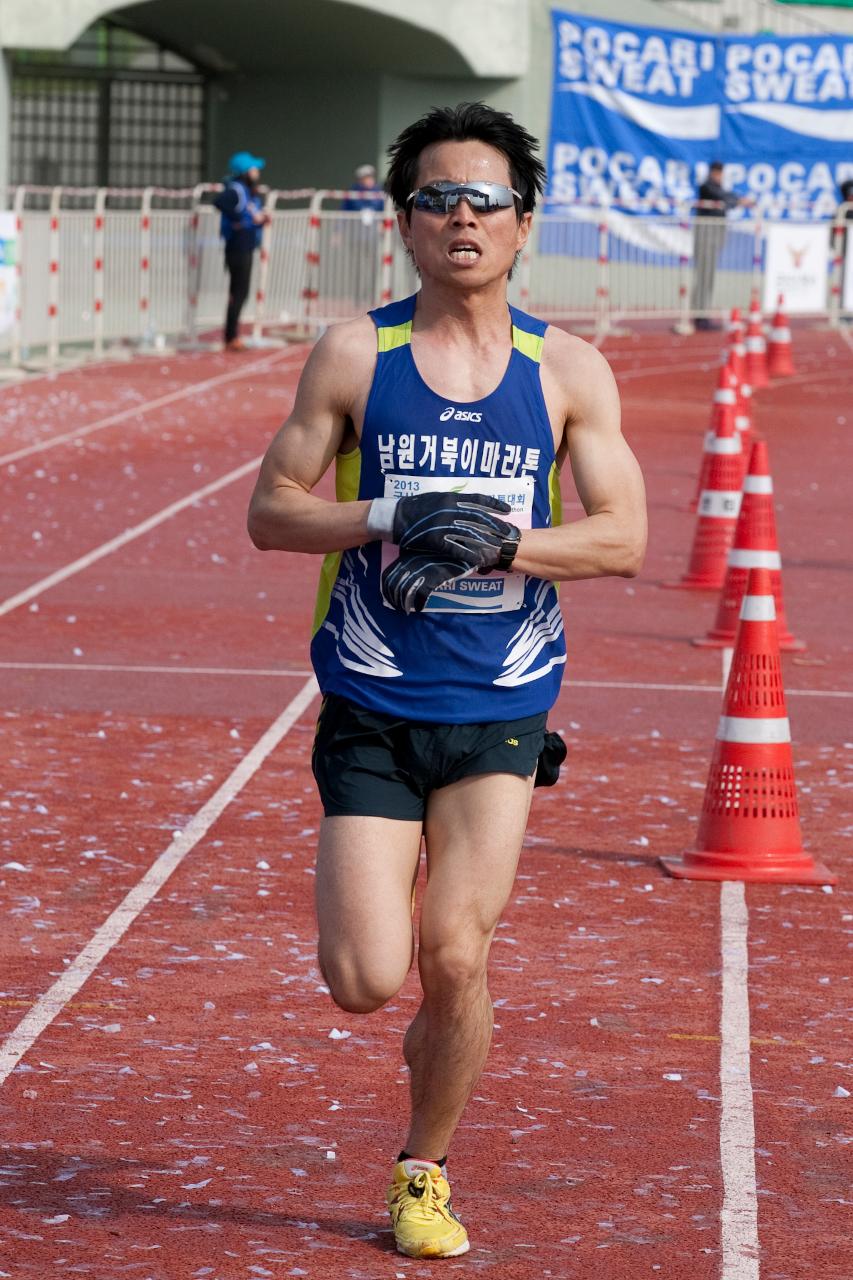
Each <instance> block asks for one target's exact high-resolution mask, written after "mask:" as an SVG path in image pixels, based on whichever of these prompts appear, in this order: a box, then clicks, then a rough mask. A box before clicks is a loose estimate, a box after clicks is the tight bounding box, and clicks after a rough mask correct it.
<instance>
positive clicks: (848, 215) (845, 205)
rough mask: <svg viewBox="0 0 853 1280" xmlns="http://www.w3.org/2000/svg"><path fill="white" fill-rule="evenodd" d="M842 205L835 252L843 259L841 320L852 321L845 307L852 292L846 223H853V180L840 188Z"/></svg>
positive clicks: (837, 223) (837, 216)
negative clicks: (846, 300) (846, 299)
mask: <svg viewBox="0 0 853 1280" xmlns="http://www.w3.org/2000/svg"><path fill="white" fill-rule="evenodd" d="M839 192H840V194H841V205H840V207H839V209H838V213H837V214H836V229H835V237H836V240H835V252H836V254H837V255H838V257H839V258H840V259H841V319H842V320H847V321H849V320H850V318H851V317H850V311H851V308H850V307H848V306H847V305H845V298H846V296H847V294H848V292H849V291H850V281H849V280H848V279H847V276H848V263H847V254H848V247H849V244H850V230H851V229H850V227H848V226H844V225H843V224H844V223H848V222H853V178H846V179H845V181H844V182H842V184H841V186H840V187H839Z"/></svg>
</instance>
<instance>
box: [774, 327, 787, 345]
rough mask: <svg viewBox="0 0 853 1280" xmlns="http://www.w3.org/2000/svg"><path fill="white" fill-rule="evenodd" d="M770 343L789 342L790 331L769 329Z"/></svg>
mask: <svg viewBox="0 0 853 1280" xmlns="http://www.w3.org/2000/svg"><path fill="white" fill-rule="evenodd" d="M770 341H771V342H790V341H791V330H790V329H771V330H770Z"/></svg>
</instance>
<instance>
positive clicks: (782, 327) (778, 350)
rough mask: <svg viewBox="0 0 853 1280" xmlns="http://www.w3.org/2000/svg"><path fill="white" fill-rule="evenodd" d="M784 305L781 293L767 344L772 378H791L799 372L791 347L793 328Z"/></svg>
mask: <svg viewBox="0 0 853 1280" xmlns="http://www.w3.org/2000/svg"><path fill="white" fill-rule="evenodd" d="M784 305H785V299H784V298H783V296H782V294H781V293H780V294H779V304H778V307H777V310H776V314H775V316H774V317H773V326H772V328H771V330H770V341H769V342H768V344H767V373H768V375H769V377H771V378H789V377H790V376H791V374H793V373H796V372H797V371H796V369H795V368H794V357H793V351H792V347H791V328H790V325H789V324H788V317H787V316H786V315H785V312H784V310H783V307H784Z"/></svg>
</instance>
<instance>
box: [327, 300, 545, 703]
mask: <svg viewBox="0 0 853 1280" xmlns="http://www.w3.org/2000/svg"><path fill="white" fill-rule="evenodd" d="M416 301H417V295H414V296H413V297H411V298H405V299H403V300H402V301H400V302H392V303H391V305H390V306H387V307H381V308H380V309H379V310H377V311H372V312H371V313H370V315H371V318H372V319H373V322H374V324H375V325H376V330H377V349H378V352H377V359H376V369H375V372H374V375H373V383H372V385H371V388H370V394H369V397H368V401H367V407H366V410H365V415H364V425H363V428H362V433H361V442H360V446H359V448H358V449H356V450H354V451H353V452H352V453H348V454H339V455H338V457H337V459H336V492H337V497H338V500H339V501H347V500H354V499H357V498H358V499H364V498H378V497H404V496H406V495H407V494H411V493H417V492H419V491H420V490H421V489H423V488H434V489H441V490H443V491H445V492H446V491H447V490H453V491H463V490H467V492H470V493H490V494H493V495H495V496H498V497H502V498H504V499H505V500H506V501H509V502H510V503H511V504H512V507H513V515H511V516H508V517H507V519H509V520H511V521H513V523H516V524H518V525H519V526H521V527H522V528H523V527H532V528H543V527H547V526H549V525H551V524H552V523H554V524H558V523H559V520H560V510H559V493H560V491H559V483H558V476H557V468H556V464H555V458H554V438H553V434H552V431H551V424H550V422H549V419H548V412H547V409H546V406H545V398H544V396H543V393H542V386H541V382H540V378H539V364H540V360H541V357H542V347H543V343H544V335H545V330H546V328H547V325H546V324H545V322H543V321H541V320H536V319H534V318H533V317H532V316H528V315H525V314H524V313H523V312H521V311H518V310H516V308H515V307H510V308H509V316H508V319H510V320H511V323H512V342H513V345H512V352H511V355H510V360H509V364H508V365H507V369H506V372H505V374H504V376H503V378H502V380H501V382H500V385H499V386H498V387H497V388H496V390H495V391H493V392H492V393H491V395H488V396H486V397H484V398H483V399H482V400H476V401H473V402H469V403H462V402H456V401H452V400H448V399H446V398H445V397H444V396H440V395H438V394H436V392H434V391H432V390H431V389H430V388H429V387H428V386H427V385H426V383H425V382H424V380H423V378H422V377H421V376H420V374H419V372H418V369H417V366H416V364H415V362H414V359H413V357H412V349H411V336H412V317H413V316H414V312H415V305H416ZM397 554H398V552H397V548H396V547H395V546H393V545H391V544H389V543H382V542H370V543H367V544H366V545H364V546H361V547H355V548H353V549H351V550H348V551H344V552H336V553H334V554H332V555H329V556H327V557H326V559H325V561H324V564H323V569H322V572H321V580H320V590H319V594H318V599H317V610H316V613H315V617H314V636H313V640H312V645H311V659H312V662H313V664H314V670H315V671H316V673H317V679H318V682H319V684H320V688H321V689H322V691H323V693H324V694H325V693H336V694H339V695H341V696H342V697H344V698H347V699H349V700H350V701H351V702H354V703H356V704H358V705H360V706H363V707H368V708H370V709H371V710H374V711H380V712H383V713H384V714H386V715H391V716H399V717H400V718H401V719H405V720H421V721H428V722H433V723H444V724H472V723H481V722H486V721H494V720H511V719H516V718H520V717H523V716H529V715H534V714H536V713H537V712H541V711H547V710H548V709H549V708H550V707H551V706H552V705H553V704H554V702H555V700H556V698H557V694H558V692H559V688H560V679H561V675H562V667H563V664H564V663H565V661H566V647H565V638H564V635H563V620H562V617H561V614H560V606H559V602H558V600H557V592H556V590H555V588H554V585H553V583H551V582H547V581H545V580H543V579H541V578H533V577H527V576H525V575H523V574H519V573H510V574H502V573H492V574H489V575H486V576H480V575H478V574H474V575H473V576H471V577H469V578H463V579H461V580H460V581H459V582H457V583H455V584H453V586H452V587H451V588H450V589H449V590H448V591H442V592H440V593H436V594H435V595H433V596H432V597H430V600H429V602H428V605H427V608H426V609H425V610H424V611H423V613H419V614H409V615H406V614H404V613H402V612H401V611H399V610H396V609H392V608H390V607H389V606H388V605H387V604H386V603H385V602H384V600H383V598H382V594H381V590H380V575H381V573H382V570H383V568H384V567H385V565H387V564H388V563H390V560H391V559H393V557H395V556H396V555H397Z"/></svg>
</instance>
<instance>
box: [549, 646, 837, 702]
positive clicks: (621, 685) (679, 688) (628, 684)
mask: <svg viewBox="0 0 853 1280" xmlns="http://www.w3.org/2000/svg"><path fill="white" fill-rule="evenodd" d="M728 652H729V653H731V650H728ZM726 679H728V675H726ZM565 683H566V684H567V685H568V687H569V688H570V689H652V690H661V691H663V692H669V693H715V694H716V695H717V697H719V695H720V686H719V685H716V684H652V683H648V684H644V683H643V682H642V681H640V680H567V681H566V682H565ZM725 685H726V680H724V681H723V688H725ZM785 693H786V694H787V696H788V697H789V698H795V697H799V698H853V692H850V691H849V690H846V689H786V690H785Z"/></svg>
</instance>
